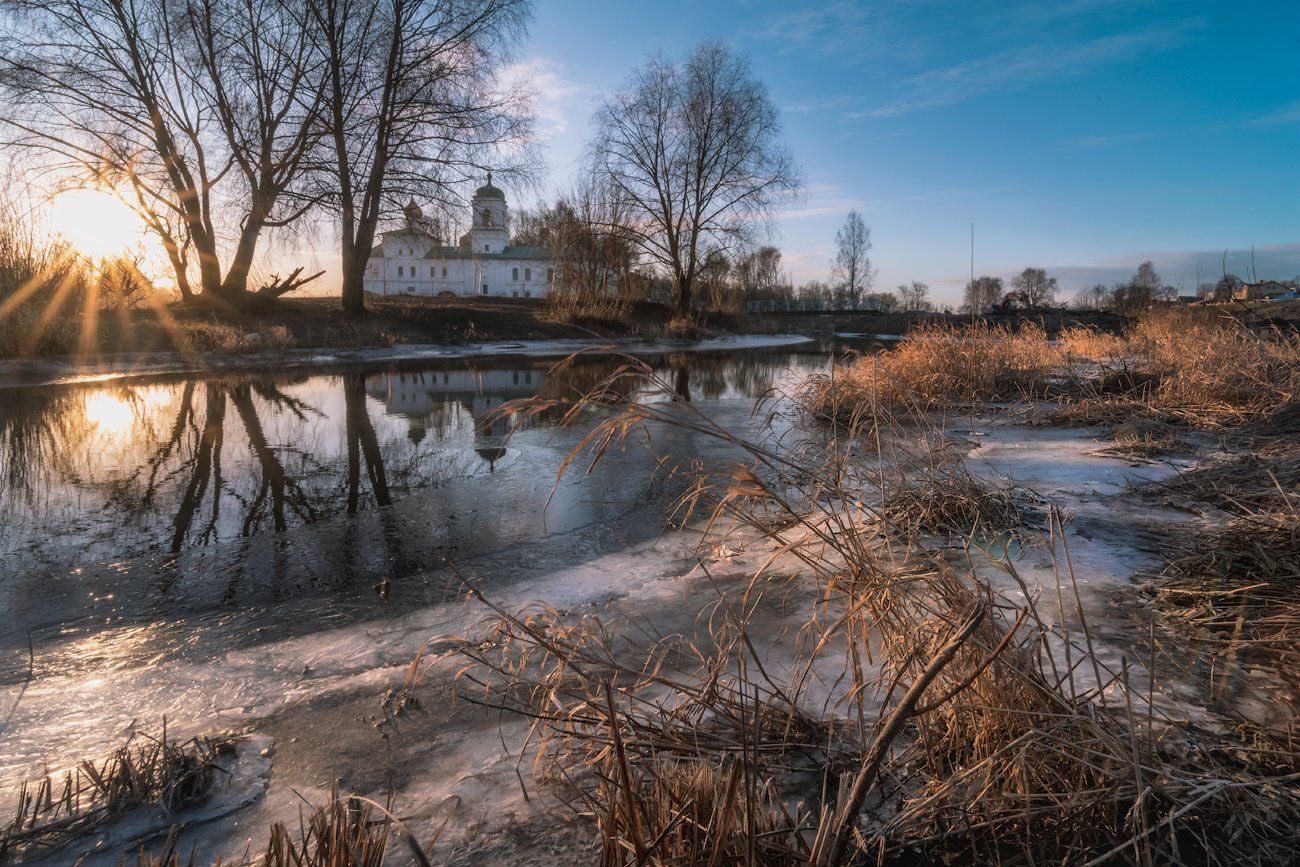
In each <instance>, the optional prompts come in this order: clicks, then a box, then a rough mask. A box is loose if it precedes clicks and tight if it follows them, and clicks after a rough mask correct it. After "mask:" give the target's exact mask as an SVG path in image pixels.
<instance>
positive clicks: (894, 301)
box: [866, 292, 898, 313]
mask: <svg viewBox="0 0 1300 867" xmlns="http://www.w3.org/2000/svg"><path fill="white" fill-rule="evenodd" d="M866 300H867V302H868V305H869V306H870V307H871V308H872V309H874V310H879V311H880V312H881V313H893V312H894V311H895V310H897V309H898V296H897V295H895V294H894V293H893V292H868V293H867V296H866Z"/></svg>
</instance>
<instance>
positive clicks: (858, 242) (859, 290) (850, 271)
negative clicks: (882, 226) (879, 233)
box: [832, 211, 875, 308]
mask: <svg viewBox="0 0 1300 867" xmlns="http://www.w3.org/2000/svg"><path fill="white" fill-rule="evenodd" d="M870 253H871V230H870V229H869V228H867V225H866V223H864V222H862V215H861V214H859V213H858V212H857V211H849V215H848V217H847V218H845V220H844V225H843V226H841V227H840V230H839V231H838V232H836V233H835V270H834V271H833V272H832V279H833V280H834V281H835V282H836V291H837V292H838V293H839V295H840V297H841V298H842V299H844V300H845V301H847V302H848V304H849V306H850V307H855V308H856V307H857V306H858V305H859V304H860V303H861V302H862V296H863V295H864V294H865V293H867V292H870V291H871V284H872V282H873V280H874V277H875V275H874V274H873V273H872V271H871V257H870V255H869V254H870Z"/></svg>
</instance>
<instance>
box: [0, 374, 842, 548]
mask: <svg viewBox="0 0 1300 867" xmlns="http://www.w3.org/2000/svg"><path fill="white" fill-rule="evenodd" d="M820 363H822V362H821V356H801V355H796V354H794V353H790V352H749V353H737V354H731V355H728V354H721V353H719V354H712V355H702V354H688V353H683V354H678V355H671V356H667V357H664V358H661V359H659V360H658V361H656V362H655V366H656V368H657V375H658V376H659V377H660V378H662V380H663V381H664V382H666V383H668V384H669V387H670V388H671V389H672V391H673V392H675V394H676V395H677V397H678V399H681V400H694V401H700V400H715V399H718V398H729V397H745V398H752V397H756V396H759V395H760V394H762V393H763V392H765V391H767V390H769V389H771V388H772V386H773V384H774V383H775V382H776V380H777V379H778V377H780V376H782V375H784V374H785V373H787V372H788V371H789V370H790V369H791V368H792V367H799V368H806V367H808V366H810V365H817V364H820ZM618 364H619V362H617V361H614V360H611V359H601V358H587V359H581V360H579V361H578V362H577V363H574V364H571V365H568V366H565V367H563V368H555V367H554V366H553V365H552V364H551V363H550V362H541V361H539V362H518V361H515V362H512V363H510V364H491V363H478V364H470V363H464V362H461V363H459V364H455V365H452V364H443V365H424V366H420V367H405V368H385V369H364V368H355V369H349V370H346V371H343V372H341V373H335V374H326V375H298V376H292V375H244V376H213V377H205V378H188V379H182V380H177V381H171V382H155V383H149V384H144V385H134V386H122V385H115V386H102V387H86V388H80V389H72V388H69V389H21V388H19V389H7V390H4V391H3V392H0V396H2V397H3V403H2V404H0V523H2V524H3V526H4V527H5V532H4V533H3V538H2V539H0V555H2V556H4V557H5V562H6V563H7V564H9V565H8V566H7V567H6V571H28V570H32V569H38V568H39V569H56V570H75V569H78V568H81V567H84V566H86V565H89V564H103V563H110V562H113V561H119V560H123V559H126V558H131V557H137V556H142V555H145V554H167V555H173V556H175V555H180V554H182V553H183V552H186V551H189V550H193V549H202V548H206V547H209V546H213V545H219V544H222V543H227V542H232V541H236V540H241V539H255V538H258V537H262V536H265V535H267V534H271V535H275V534H280V533H284V532H285V531H287V530H289V529H291V528H294V527H299V526H307V525H313V524H317V523H319V522H322V521H325V520H327V519H331V518H333V517H335V516H340V515H343V516H349V515H357V514H359V513H364V512H368V511H371V510H374V509H376V508H378V509H380V510H382V509H384V508H385V507H390V506H392V505H393V504H394V503H395V502H397V501H398V500H400V499H401V498H402V497H403V496H405V495H407V494H409V493H411V492H413V491H416V490H423V489H437V488H439V487H443V486H446V485H451V484H455V483H457V482H458V481H461V480H465V479H469V478H474V477H478V476H486V477H492V476H495V475H496V474H498V473H499V472H500V471H502V470H503V469H504V468H505V467H506V466H508V465H510V464H511V462H512V461H513V460H514V459H516V458H517V457H518V454H517V452H514V451H513V450H512V448H511V446H510V442H511V441H510V439H509V437H508V434H509V433H510V432H511V431H512V430H513V429H515V428H516V427H518V426H519V425H521V424H524V425H526V426H528V427H539V426H540V427H546V426H549V425H553V424H554V423H555V422H556V420H557V414H555V413H552V414H545V413H543V414H541V415H537V416H530V417H528V418H527V419H526V420H523V419H520V418H518V417H516V416H515V415H512V414H510V413H504V414H503V413H502V412H501V408H502V406H503V404H505V403H507V402H508V401H512V400H517V399H520V398H525V397H530V396H534V395H538V396H541V397H547V398H563V397H569V396H573V395H576V394H579V393H583V392H585V391H587V390H588V389H590V388H592V387H593V386H595V385H596V384H597V383H600V382H601V381H603V380H604V379H605V378H606V377H608V376H609V375H610V374H611V373H612V372H613V371H614V370H615V369H616V367H617V365H618ZM620 384H621V385H620V387H621V388H622V389H623V390H624V391H625V394H624V396H625V397H632V398H638V397H639V395H637V394H635V393H634V392H636V391H637V390H638V389H640V388H643V387H644V383H641V382H639V381H636V380H632V379H624V380H620ZM547 472H550V470H549V469H548V470H547Z"/></svg>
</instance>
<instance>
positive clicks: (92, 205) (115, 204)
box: [51, 189, 144, 259]
mask: <svg viewBox="0 0 1300 867" xmlns="http://www.w3.org/2000/svg"><path fill="white" fill-rule="evenodd" d="M51 221H52V224H53V229H54V231H55V232H57V233H58V234H59V235H61V236H62V237H63V239H64V240H65V241H67V242H68V244H70V245H71V246H72V247H73V249H74V250H76V251H77V252H78V253H80V254H81V255H83V256H86V257H87V258H90V259H104V258H108V257H111V256H117V255H120V254H122V253H125V252H126V251H127V250H129V249H131V248H132V247H134V246H136V245H137V244H139V243H140V240H141V238H142V236H143V233H144V223H143V222H141V220H140V218H139V217H138V216H136V214H135V213H134V212H133V211H132V210H131V209H130V208H128V207H127V206H126V205H124V204H122V202H120V201H119V200H117V199H115V198H113V197H112V196H111V195H109V194H108V193H105V192H102V191H100V190H88V189H83V190H69V191H67V192H66V193H60V194H59V195H57V196H55V197H54V201H53V203H52V210H51Z"/></svg>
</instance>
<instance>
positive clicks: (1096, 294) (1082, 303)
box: [1073, 283, 1111, 310]
mask: <svg viewBox="0 0 1300 867" xmlns="http://www.w3.org/2000/svg"><path fill="white" fill-rule="evenodd" d="M1110 304H1111V289H1110V287H1109V286H1107V285H1106V284H1104V283H1097V284H1096V285H1093V286H1085V287H1084V288H1082V289H1080V290H1079V291H1077V292H1075V293H1074V305H1073V306H1074V308H1075V309H1076V310H1105V309H1106V308H1107V307H1109V306H1110Z"/></svg>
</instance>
